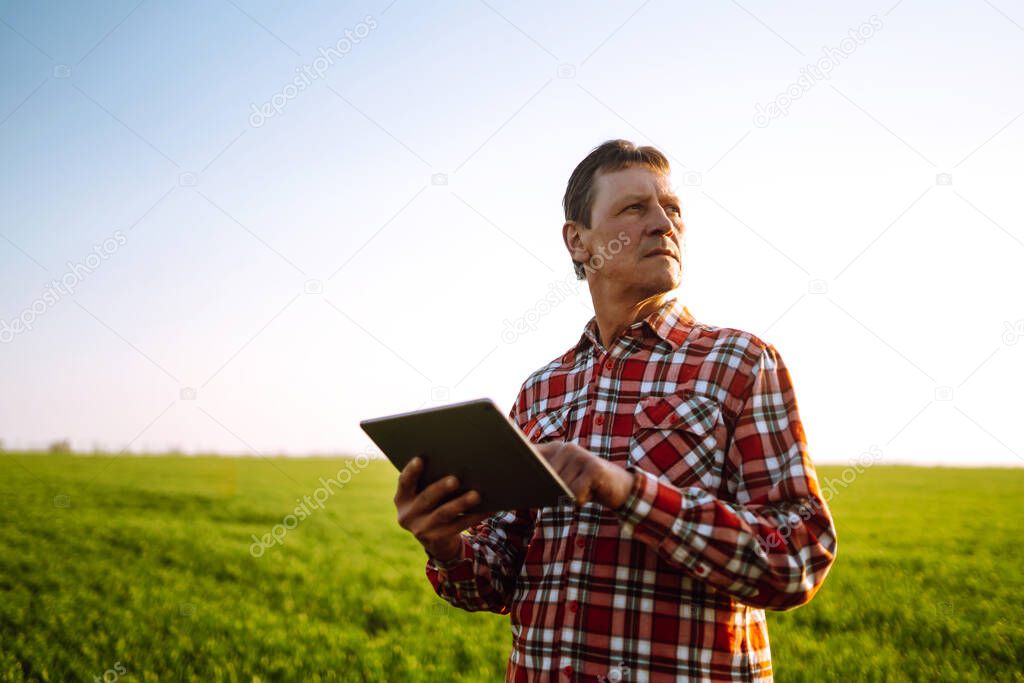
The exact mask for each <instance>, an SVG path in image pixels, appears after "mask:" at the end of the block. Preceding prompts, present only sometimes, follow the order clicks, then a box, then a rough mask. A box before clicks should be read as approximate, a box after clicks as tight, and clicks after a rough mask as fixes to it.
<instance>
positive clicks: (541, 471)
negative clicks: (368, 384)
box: [359, 399, 572, 512]
mask: <svg viewBox="0 0 1024 683" xmlns="http://www.w3.org/2000/svg"><path fill="white" fill-rule="evenodd" d="M359 426H360V427H362V428H363V431H365V432H366V433H367V434H368V435H369V436H370V438H371V439H373V441H374V443H376V444H377V446H379V447H380V449H381V450H382V451H383V452H384V454H385V455H386V456H387V457H388V459H389V460H390V461H391V462H392V464H394V466H395V467H396V468H398V469H399V470H401V469H402V468H404V467H405V465H406V464H407V463H408V462H409V461H410V460H412V458H413V457H414V456H416V455H421V456H422V457H423V460H424V463H425V465H426V467H425V469H424V471H423V473H422V474H421V475H420V479H419V485H418V487H417V490H418V491H421V490H423V488H425V487H426V486H428V485H430V484H431V483H433V482H435V481H437V480H438V479H440V478H442V477H444V476H447V475H449V474H454V475H455V476H457V477H458V478H459V488H458V489H457V490H456V491H455V492H454V493H452V494H451V495H449V496H446V498H445V500H449V499H452V498H456V497H458V496H460V495H462V494H463V493H465V492H466V491H469V490H471V489H472V490H476V491H477V492H479V493H480V502H479V504H477V505H476V506H475V507H474V508H472V510H471V511H472V512H497V511H500V510H514V509H518V508H538V507H547V506H554V505H558V504H559V503H560V502H563V501H562V500H560V499H559V497H560V496H569V497H570V498H571V497H572V491H571V490H570V489H569V488H568V487H567V486H566V485H565V483H564V482H562V480H561V479H560V478H559V477H558V475H557V474H555V472H554V470H552V469H551V467H550V465H548V463H547V461H546V460H545V459H544V457H543V456H542V455H540V454H539V453H538V452H537V451H536V450H534V448H533V446H532V445H531V444H530V443H529V441H527V440H526V437H525V436H523V434H522V432H521V431H520V430H519V428H518V427H517V426H516V425H514V424H513V423H512V422H511V421H510V420H509V419H508V416H507V415H505V414H504V413H503V412H501V411H500V410H499V409H498V407H497V406H496V405H495V404H494V403H493V402H492V401H491V400H490V399H476V400H472V401H466V402H463V403H455V404H452V405H447V406H440V407H435V408H427V409H425V410H417V411H413V412H409V413H401V414H398V415H389V416H387V417H378V418H373V419H369V420H362V421H361V422H360V423H359Z"/></svg>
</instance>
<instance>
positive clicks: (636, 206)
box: [626, 204, 644, 209]
mask: <svg viewBox="0 0 1024 683" xmlns="http://www.w3.org/2000/svg"><path fill="white" fill-rule="evenodd" d="M626 208H627V209H642V208H644V205H643V204H633V205H631V206H627V207H626Z"/></svg>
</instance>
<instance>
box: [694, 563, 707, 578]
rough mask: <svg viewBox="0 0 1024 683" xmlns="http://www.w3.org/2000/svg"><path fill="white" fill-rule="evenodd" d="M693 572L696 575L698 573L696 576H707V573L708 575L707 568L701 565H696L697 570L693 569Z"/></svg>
mask: <svg viewBox="0 0 1024 683" xmlns="http://www.w3.org/2000/svg"><path fill="white" fill-rule="evenodd" d="M695 571H696V572H697V573H698V574H699V575H700V576H704V575H705V574H707V573H708V568H707V567H705V566H704V565H702V564H698V565H697V568H696V569H695Z"/></svg>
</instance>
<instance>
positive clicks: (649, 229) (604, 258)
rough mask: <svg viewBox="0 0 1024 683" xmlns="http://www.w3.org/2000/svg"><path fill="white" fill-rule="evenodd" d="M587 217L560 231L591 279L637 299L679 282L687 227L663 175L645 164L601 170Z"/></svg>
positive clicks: (662, 290) (667, 289)
mask: <svg viewBox="0 0 1024 683" xmlns="http://www.w3.org/2000/svg"><path fill="white" fill-rule="evenodd" d="M590 221H591V224H590V225H591V227H590V228H589V229H588V228H583V227H582V226H578V227H577V229H576V230H575V231H574V230H573V228H572V226H568V224H567V227H566V229H565V230H564V231H563V235H564V237H565V239H566V244H567V246H568V247H569V251H570V253H571V254H572V257H573V259H575V260H576V261H580V262H582V263H585V264H587V263H589V264H590V268H588V271H587V279H588V280H589V281H591V282H592V283H595V284H596V283H598V282H600V283H602V284H607V285H611V286H612V288H613V289H614V290H618V291H622V292H630V293H633V294H635V295H637V296H639V297H641V298H643V297H647V296H653V295H656V294H660V293H662V292H668V291H671V290H673V289H675V288H676V287H678V286H679V283H680V281H681V279H682V237H683V230H684V228H685V226H684V225H683V218H682V213H681V207H680V203H679V198H678V197H676V195H675V194H674V193H673V192H672V187H671V182H670V179H669V177H668V176H667V175H664V174H662V173H659V172H658V171H655V170H654V169H651V168H649V167H647V166H632V167H628V168H624V169H622V170H619V171H613V172H611V173H605V172H599V173H598V174H597V175H596V176H595V178H594V202H593V207H592V211H591V218H590ZM573 232H575V233H576V234H578V238H575V239H574V238H573V235H572V233H573Z"/></svg>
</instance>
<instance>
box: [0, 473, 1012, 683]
mask: <svg viewBox="0 0 1024 683" xmlns="http://www.w3.org/2000/svg"><path fill="white" fill-rule="evenodd" d="M345 463H346V461H344V460H341V459H308V460H287V459H274V460H260V459H249V458H214V457H210V458H206V457H195V458H193V457H130V456H121V457H110V456H90V457H82V456H71V455H32V454H5V455H2V456H0V519H2V524H0V529H2V530H3V531H2V538H3V543H2V544H0V680H5V681H21V680H40V681H58V680H59V681H63V680H89V681H92V680H95V678H94V677H99V678H100V680H104V676H106V678H105V680H106V681H107V683H112V681H113V680H114V678H115V677H119V678H123V679H124V680H125V681H157V680H195V681H199V680H203V681H208V680H226V681H277V680H310V681H329V680H338V681H360V680H366V681H498V680H503V678H504V671H505V662H506V658H507V656H508V652H509V649H510V646H511V635H510V633H509V630H508V618H507V617H502V616H499V615H496V614H490V613H485V614H481V613H475V614H474V613H467V612H462V611H460V610H456V609H454V608H451V607H449V606H447V604H446V603H444V602H443V601H441V600H440V598H438V597H437V596H436V595H434V593H433V591H432V589H431V588H430V585H429V584H428V583H427V580H426V577H425V575H424V559H425V555H424V554H423V552H422V550H421V548H420V546H419V545H418V544H417V543H416V541H415V539H413V538H412V537H411V536H409V535H408V534H407V533H406V532H405V531H404V530H402V529H401V528H399V527H398V525H397V522H396V520H395V511H394V507H393V504H392V500H391V499H392V496H393V494H394V483H395V477H396V472H395V471H394V470H393V468H392V467H391V465H390V464H388V463H386V462H371V463H369V465H367V466H365V468H361V467H359V466H358V464H356V463H354V462H353V461H348V466H349V469H350V470H352V471H354V472H355V474H353V475H352V476H351V480H350V481H348V482H347V483H345V484H344V485H343V486H342V487H341V488H338V487H337V486H334V487H333V488H334V493H333V495H330V496H329V498H327V500H326V502H325V503H324V505H323V507H322V509H310V508H309V505H308V504H307V509H310V511H311V514H310V515H309V516H308V518H307V519H305V520H302V521H298V523H297V525H296V526H295V527H294V528H292V529H290V530H287V531H286V533H285V535H284V536H283V538H282V542H281V543H280V544H278V545H271V546H267V547H265V548H263V552H262V553H260V552H259V551H260V549H261V548H260V546H259V545H256V546H253V543H254V541H253V537H252V536H253V534H255V535H256V536H257V537H260V536H262V535H264V534H267V533H268V532H270V530H271V529H272V528H273V527H274V525H277V524H282V523H283V522H284V518H285V516H286V515H288V514H291V513H293V512H294V511H295V508H296V507H297V506H299V504H300V503H302V501H301V500H300V501H298V502H297V499H300V498H301V497H302V496H310V497H312V496H313V495H314V493H315V491H316V490H317V489H318V488H320V487H321V486H322V484H321V483H320V481H319V479H320V478H321V477H323V478H324V479H329V478H331V477H335V476H336V473H338V472H339V469H340V468H342V467H343V466H344V465H345ZM841 473H842V471H841V470H840V469H839V468H830V467H820V468H819V476H820V477H821V479H822V481H823V482H825V481H826V480H828V479H830V478H836V479H838V478H839V477H840V476H841ZM338 476H340V480H345V479H347V478H348V477H347V475H338ZM835 491H836V493H835V495H833V496H832V497H831V499H830V504H831V507H832V510H833V513H834V515H835V517H836V520H837V526H838V529H839V543H840V545H839V556H838V559H837V561H836V564H835V566H834V567H833V569H832V573H831V575H830V576H829V578H828V580H827V581H826V583H825V585H824V587H823V588H822V589H821V591H820V592H819V594H818V595H817V596H816V597H815V599H814V600H813V601H812V602H811V603H810V604H808V605H806V606H804V607H802V608H799V609H797V610H793V611H791V612H784V613H770V614H769V623H770V626H769V630H770V636H771V642H772V653H773V659H774V662H775V668H776V675H777V678H778V680H780V681H820V680H843V681H851V680H856V681H900V680H929V681H931V680H964V681H991V680H1006V681H1024V674H1022V673H1021V662H1024V598H1022V597H1021V596H1024V564H1022V559H1024V558H1022V551H1021V535H1022V533H1021V532H1022V530H1024V515H1022V513H1021V509H1020V508H1021V503H1022V502H1024V470H1003V469H927V468H910V467H883V466H880V465H875V466H874V467H870V468H868V469H866V470H864V471H863V472H861V473H860V474H859V475H857V478H856V480H855V481H853V483H851V484H850V485H849V486H848V487H843V486H841V485H840V486H837V487H836V489H835ZM294 521H296V520H291V519H289V520H288V523H289V525H290V524H291V523H292V522H294ZM279 530H280V527H279ZM250 550H253V551H255V552H256V553H257V554H259V555H260V556H259V557H254V556H253V554H252V553H251V552H250ZM115 667H119V668H118V669H116V668H115ZM120 672H124V673H120Z"/></svg>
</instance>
